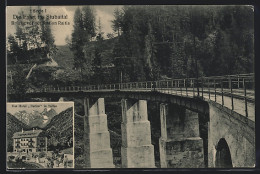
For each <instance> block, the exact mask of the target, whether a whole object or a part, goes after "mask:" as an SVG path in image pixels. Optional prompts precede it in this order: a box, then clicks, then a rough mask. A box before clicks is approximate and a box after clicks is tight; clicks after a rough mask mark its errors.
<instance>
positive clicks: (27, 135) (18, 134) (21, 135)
mask: <svg viewBox="0 0 260 174" xmlns="http://www.w3.org/2000/svg"><path fill="white" fill-rule="evenodd" d="M42 132H43V131H42V130H39V129H37V130H29V131H23V132H15V133H14V135H13V138H30V137H38V136H40V134H41V133H42Z"/></svg>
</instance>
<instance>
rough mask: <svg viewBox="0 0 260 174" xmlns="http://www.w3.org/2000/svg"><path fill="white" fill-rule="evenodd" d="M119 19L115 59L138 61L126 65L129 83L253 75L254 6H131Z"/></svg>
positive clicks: (124, 63) (117, 21) (117, 17)
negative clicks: (163, 77)
mask: <svg viewBox="0 0 260 174" xmlns="http://www.w3.org/2000/svg"><path fill="white" fill-rule="evenodd" d="M115 14H116V16H115V20H114V24H117V25H114V28H115V29H117V30H118V31H119V33H121V34H120V36H119V37H118V40H117V42H116V43H115V47H114V50H113V53H114V56H115V57H133V59H131V61H130V62H131V63H129V61H128V62H127V61H125V60H127V59H125V60H124V61H122V64H123V65H125V66H126V68H125V69H124V72H125V78H124V79H129V80H130V81H134V80H151V79H158V78H161V76H162V75H166V76H167V77H170V78H179V77H196V76H197V75H198V76H213V75H227V74H237V73H249V72H253V59H254V47H253V39H254V35H253V34H254V25H253V21H254V18H253V16H254V14H253V9H252V6H126V7H124V8H123V10H122V11H121V12H119V13H115ZM197 73H198V74H197Z"/></svg>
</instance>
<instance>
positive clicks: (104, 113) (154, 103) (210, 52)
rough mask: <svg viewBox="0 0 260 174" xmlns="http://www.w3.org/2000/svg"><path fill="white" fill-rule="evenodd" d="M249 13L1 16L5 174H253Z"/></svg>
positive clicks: (197, 10)
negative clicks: (101, 173)
mask: <svg viewBox="0 0 260 174" xmlns="http://www.w3.org/2000/svg"><path fill="white" fill-rule="evenodd" d="M254 10H255V9H254V6H253V5H68V6H58V5H57V6H7V7H6V62H7V64H6V79H7V80H6V86H7V115H6V117H7V120H8V122H7V152H8V153H7V168H8V169H17V168H21V169H22V168H26V169H31V168H62V169H63V168H73V169H79V170H84V169H86V170H87V169H91V168H95V169H100V170H102V169H113V168H170V169H176V168H178V169H179V168H202V169H204V168H225V169H230V168H250V169H251V168H254V167H255V165H256V147H255V132H256V131H255V69H254V63H255V51H254V49H255V48H254V47H255V46H254V37H255V36H254V32H255V31H254ZM24 102H25V104H23V103H24ZM27 102H30V103H27ZM49 102H51V103H52V104H53V105H54V106H57V107H50V105H51V104H50V103H49ZM46 103H47V104H46ZM71 103H72V104H71ZM33 105H35V107H33ZM45 105H47V106H46V107H45ZM29 106H30V108H29ZM38 106H39V107H38ZM73 106H74V107H73ZM72 112H73V113H72ZM73 115H74V116H73ZM72 120H74V121H72ZM73 132H74V136H73ZM31 141H32V142H34V143H35V144H33V143H30V142H31ZM36 142H41V143H40V144H39V143H37V144H36ZM38 145H39V146H40V147H38Z"/></svg>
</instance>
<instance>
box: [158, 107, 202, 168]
mask: <svg viewBox="0 0 260 174" xmlns="http://www.w3.org/2000/svg"><path fill="white" fill-rule="evenodd" d="M160 118H161V138H160V139H159V148H160V163H161V167H162V168H201V167H204V154H203V140H202V138H200V137H199V121H198V113H195V112H192V111H190V110H188V109H184V108H181V107H178V106H176V105H173V104H171V105H170V104H164V103H162V104H161V105H160Z"/></svg>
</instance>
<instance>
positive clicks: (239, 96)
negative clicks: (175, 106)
mask: <svg viewBox="0 0 260 174" xmlns="http://www.w3.org/2000/svg"><path fill="white" fill-rule="evenodd" d="M117 90H118V89H98V90H89V89H88V90H85V89H84V88H82V89H70V90H60V89H59V90H50V91H49V90H47V91H46V92H48V93H59V92H60V93H70V92H79V91H82V92H114V91H117ZM154 90H156V91H157V92H160V93H164V94H170V95H177V96H183V97H190V98H193V97H197V91H194V90H193V88H187V90H186V88H183V89H180V88H176V89H172V88H160V89H159V88H156V89H151V88H128V89H120V91H126V92H151V91H154ZM196 90H197V89H196ZM214 90H215V89H214V88H212V89H206V91H205V89H204V90H202V88H199V96H200V97H202V91H203V99H204V100H211V101H214V102H216V103H219V104H220V105H222V92H221V89H218V88H217V89H216V93H215V91H214ZM215 94H216V98H215ZM232 98H233V107H234V108H233V111H234V112H237V113H238V114H240V115H243V116H246V109H245V108H246V107H245V99H244V98H245V97H244V93H243V90H240V89H235V90H233V91H232ZM246 98H247V102H246V105H247V113H248V114H247V115H248V119H250V120H252V121H255V103H254V98H255V97H254V90H247V96H246ZM223 106H225V107H227V108H229V109H230V110H232V100H231V96H230V93H229V90H228V89H223Z"/></svg>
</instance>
